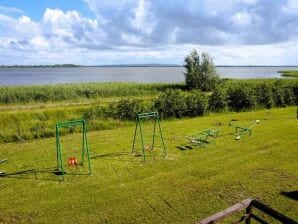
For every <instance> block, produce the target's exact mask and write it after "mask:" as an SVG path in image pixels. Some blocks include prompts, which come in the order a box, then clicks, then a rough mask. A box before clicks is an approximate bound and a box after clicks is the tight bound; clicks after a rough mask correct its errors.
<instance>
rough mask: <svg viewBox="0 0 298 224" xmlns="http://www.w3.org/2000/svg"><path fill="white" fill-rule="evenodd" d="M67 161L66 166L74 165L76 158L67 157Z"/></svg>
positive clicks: (76, 163) (76, 162)
mask: <svg viewBox="0 0 298 224" xmlns="http://www.w3.org/2000/svg"><path fill="white" fill-rule="evenodd" d="M67 163H68V166H76V165H78V160H77V158H76V157H69V158H68V162H67Z"/></svg>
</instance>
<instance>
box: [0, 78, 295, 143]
mask: <svg viewBox="0 0 298 224" xmlns="http://www.w3.org/2000/svg"><path fill="white" fill-rule="evenodd" d="M0 89H1V88H0ZM2 90H7V91H3V92H0V95H1V96H0V99H2V103H4V102H15V104H9V103H8V104H5V105H2V106H0V142H17V141H23V140H30V139H36V138H46V137H51V136H54V134H55V132H54V130H53V126H54V125H55V123H56V122H57V121H62V120H71V119H79V118H84V119H86V120H87V121H88V123H89V131H99V130H107V129H114V128H119V127H123V126H127V125H130V124H131V122H132V121H133V120H134V119H135V115H136V113H138V112H146V111H158V112H159V113H160V115H161V117H162V118H163V119H169V118H183V117H194V116H202V115H205V114H210V113H214V112H223V111H236V112H238V111H248V110H255V109H262V108H267V109H269V108H274V107H286V106H291V105H295V104H298V80H296V79H292V80H266V81H264V80H225V81H223V82H222V83H221V85H218V86H217V87H216V88H215V89H214V91H213V92H207V93H206V92H205V93H202V92H200V91H198V90H196V91H194V90H193V91H185V86H184V85H183V84H161V85H159V84H129V83H122V84H120V83H111V84H108V83H103V84H97V83H95V84H71V85H57V86H34V87H2ZM42 99H43V100H44V101H45V102H44V103H40V102H39V101H41V100H42ZM67 99H68V100H69V101H66V100H67ZM59 100H63V101H59ZM32 101H33V103H29V104H21V102H23V103H24V102H32ZM52 101H57V102H54V103H53V102H52Z"/></svg>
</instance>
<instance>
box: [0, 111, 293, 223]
mask: <svg viewBox="0 0 298 224" xmlns="http://www.w3.org/2000/svg"><path fill="white" fill-rule="evenodd" d="M296 110H297V109H296V107H289V108H285V109H272V110H262V111H256V112H243V113H230V114H221V115H218V114H216V115H209V116H205V117H198V118H192V119H182V120H172V121H163V122H162V123H161V125H162V128H163V131H164V136H165V143H166V146H167V151H168V157H167V158H163V157H162V156H161V154H162V152H161V150H160V148H161V146H160V141H157V144H156V145H157V150H155V151H148V152H147V154H148V159H147V162H146V163H145V164H144V163H143V162H142V157H139V156H132V155H130V153H129V152H130V150H131V144H132V138H133V131H134V127H133V126H129V127H124V128H119V129H116V130H106V131H100V132H92V133H89V135H88V137H89V143H90V150H91V157H92V159H91V163H92V171H93V174H92V175H91V176H87V175H74V174H75V173H76V172H85V171H86V170H84V169H78V170H76V169H75V168H69V167H67V165H65V166H66V168H67V172H70V173H72V174H67V175H66V176H65V181H64V182H63V181H60V180H61V176H55V175H54V174H52V173H51V172H50V171H51V170H53V167H55V165H56V160H55V157H56V151H55V150H56V149H55V138H48V139H43V140H36V141H30V142H23V143H8V144H0V159H1V158H7V159H8V162H7V163H2V164H0V170H3V171H6V173H15V172H21V171H26V170H28V172H24V173H20V174H16V175H11V176H7V177H1V178H0V199H1V201H0V223H194V222H196V221H198V220H200V219H203V218H205V217H208V216H209V215H212V214H213V213H215V212H218V211H219V210H222V209H225V208H227V207H229V206H231V205H232V204H234V203H237V202H240V201H241V200H243V199H245V198H248V197H251V198H256V199H258V200H261V201H262V202H264V203H266V204H267V205H269V206H271V207H272V208H274V209H276V210H278V211H280V212H282V213H284V214H285V215H288V216H289V217H291V218H293V219H296V220H298V206H297V201H295V200H293V199H290V198H287V197H285V196H283V195H282V194H281V192H291V191H295V190H297V184H298V170H297V158H298V138H297V133H298V119H297V118H296ZM231 119H236V120H237V122H238V123H239V124H242V125H243V126H249V125H250V124H252V123H253V122H254V121H255V120H256V119H259V120H260V123H259V124H258V125H257V126H255V127H254V129H253V132H252V137H247V136H243V137H242V138H241V140H239V141H236V140H235V135H234V134H233V131H234V129H233V128H231V127H229V126H228V123H229V122H230V120H231ZM150 125H151V124H150V123H149V124H147V125H145V127H144V129H145V132H146V133H147V134H146V135H145V140H146V144H149V142H150V137H151V133H149V129H150V127H151V126H150ZM209 127H212V128H216V129H220V136H219V137H218V138H217V140H216V144H213V145H209V146H208V147H205V148H193V149H187V148H186V150H181V149H179V148H177V147H178V146H182V148H183V147H184V146H186V145H189V143H188V142H187V140H186V136H187V135H190V134H192V133H193V132H195V131H199V130H203V129H206V128H209ZM80 137H81V135H80V134H74V135H68V136H63V137H62V139H63V140H62V144H63V149H64V151H67V149H72V148H74V147H76V145H78V144H79V143H80V141H81V138H80ZM137 140H138V145H137V147H138V149H140V139H139V138H138V139H137ZM184 148H185V147H184ZM66 159H67V157H66V155H65V156H64V161H65V163H66ZM35 171H36V172H35Z"/></svg>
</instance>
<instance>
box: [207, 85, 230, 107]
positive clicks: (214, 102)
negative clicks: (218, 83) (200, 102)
mask: <svg viewBox="0 0 298 224" xmlns="http://www.w3.org/2000/svg"><path fill="white" fill-rule="evenodd" d="M227 105H228V102H227V92H226V90H225V89H223V88H222V87H217V88H216V89H215V90H214V91H213V92H212V94H211V96H210V98H209V102H208V109H209V110H210V111H214V112H220V111H223V110H225V108H226V107H227Z"/></svg>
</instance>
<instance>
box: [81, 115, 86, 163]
mask: <svg viewBox="0 0 298 224" xmlns="http://www.w3.org/2000/svg"><path fill="white" fill-rule="evenodd" d="M82 124H83V142H82V162H81V165H82V166H83V165H84V155H85V147H86V145H85V142H86V135H85V133H86V127H85V121H83V122H82Z"/></svg>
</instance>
